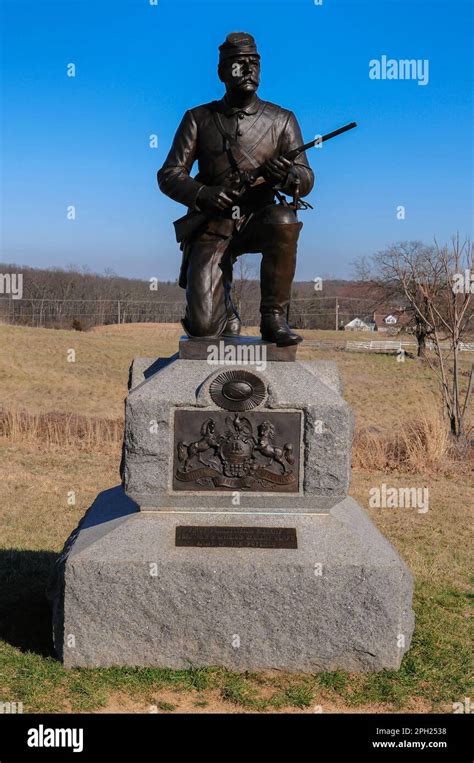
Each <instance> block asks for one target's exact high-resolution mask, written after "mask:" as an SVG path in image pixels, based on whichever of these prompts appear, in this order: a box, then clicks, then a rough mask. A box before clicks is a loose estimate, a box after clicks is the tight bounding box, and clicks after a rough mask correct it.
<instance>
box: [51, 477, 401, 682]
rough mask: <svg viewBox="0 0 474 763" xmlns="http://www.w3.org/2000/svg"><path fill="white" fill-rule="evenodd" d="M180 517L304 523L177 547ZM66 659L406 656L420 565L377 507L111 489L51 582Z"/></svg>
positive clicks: (205, 662) (249, 662) (343, 665)
mask: <svg viewBox="0 0 474 763" xmlns="http://www.w3.org/2000/svg"><path fill="white" fill-rule="evenodd" d="M178 525H206V526H208V525H214V526H220V527H221V526H232V527H236V526H245V527H249V526H254V527H262V526H265V527H285V528H295V529H296V534H297V546H298V547H297V548H296V549H294V548H292V549H289V548H275V549H272V548H205V549H203V548H198V547H177V546H176V545H175V533H176V527H177V526H178ZM52 599H53V612H54V617H53V624H54V641H55V647H56V650H57V652H58V654H59V656H60V658H61V660H62V661H63V663H64V665H65V666H66V667H75V666H80V667H108V666H154V667H168V668H189V667H202V666H211V665H212V666H214V665H215V666H221V667H225V668H228V669H230V670H237V671H239V670H249V669H255V670H258V669H272V668H274V669H279V670H287V671H293V672H317V671H323V670H324V671H325V670H336V669H341V670H347V671H360V672H362V671H376V670H381V669H382V668H388V669H397V668H398V667H399V665H400V661H401V658H402V656H403V654H404V653H405V651H406V650H407V649H408V648H409V646H410V640H411V634H412V631H413V625H414V618H413V612H412V609H411V600H412V578H411V574H410V572H409V570H408V568H407V567H406V565H405V563H404V562H403V561H402V559H401V558H400V557H399V555H398V553H397V552H396V550H395V549H394V548H393V547H392V546H391V545H390V543H389V542H388V541H387V540H386V539H385V538H384V537H383V535H382V534H381V533H380V532H379V531H378V530H377V529H376V527H375V526H374V525H373V523H372V522H371V521H370V519H369V518H368V516H367V515H366V514H365V512H364V511H363V510H362V509H361V508H360V507H359V506H358V504H357V503H355V501H354V500H353V499H351V498H346V499H344V500H342V501H340V502H339V503H337V504H336V505H335V506H333V507H332V509H331V510H330V511H329V513H327V514H320V515H318V514H312V515H310V514H295V513H293V514H290V513H289V514H275V515H269V514H262V513H258V512H255V513H237V512H234V513H232V514H229V513H228V512H219V511H217V510H216V511H208V512H206V513H195V512H192V511H191V512H190V511H182V512H181V511H177V512H156V511H154V512H153V511H152V512H147V511H143V510H142V511H139V510H138V506H137V505H136V504H135V503H134V502H133V501H132V500H130V499H129V498H128V497H127V496H126V495H125V494H124V492H123V490H122V488H121V487H117V488H113V489H111V490H107V491H105V492H104V493H101V494H100V495H99V496H98V498H97V499H96V501H95V503H94V504H93V505H92V507H91V508H90V509H89V511H88V512H87V513H86V515H85V516H84V518H83V520H82V521H81V523H80V525H79V527H78V528H77V530H76V531H74V533H73V534H72V535H71V537H70V538H69V539H68V541H67V542H66V545H65V548H64V551H63V553H62V555H61V557H60V559H59V561H58V564H57V569H56V577H55V582H54V586H53V590H52Z"/></svg>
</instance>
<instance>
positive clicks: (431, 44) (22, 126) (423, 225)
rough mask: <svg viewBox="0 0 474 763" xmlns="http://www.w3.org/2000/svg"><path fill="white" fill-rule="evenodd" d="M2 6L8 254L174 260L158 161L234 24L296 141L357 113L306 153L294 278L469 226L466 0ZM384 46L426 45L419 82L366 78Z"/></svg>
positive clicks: (200, 94) (200, 98) (401, 53)
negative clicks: (249, 38)
mask: <svg viewBox="0 0 474 763" xmlns="http://www.w3.org/2000/svg"><path fill="white" fill-rule="evenodd" d="M1 6H2V37H3V40H2V42H3V46H2V47H3V54H2V58H3V61H2V69H3V83H2V84H3V88H2V90H3V98H2V107H1V108H2V118H3V119H2V121H3V134H2V143H3V145H2V153H3V166H2V175H3V184H2V216H3V225H2V253H1V255H0V259H2V260H3V261H7V262H16V263H18V264H25V265H33V266H42V267H49V266H60V267H65V266H67V265H69V264H76V265H79V266H87V267H89V268H90V269H91V270H93V271H96V272H103V271H104V269H106V268H112V269H113V270H114V271H115V272H117V273H119V274H121V275H129V276H132V277H137V278H150V277H152V276H155V277H158V278H159V279H160V280H168V279H169V280H172V279H174V278H175V277H176V276H177V272H178V266H179V250H178V248H177V246H176V244H175V242H174V236H173V228H172V220H174V219H175V218H177V217H180V216H181V215H182V214H183V213H184V211H185V210H184V208H183V207H181V206H180V205H178V204H175V203H174V202H172V201H171V200H169V199H167V198H166V197H165V196H163V195H162V194H161V193H160V192H159V190H158V187H157V185H156V179H155V173H156V170H157V169H158V168H159V167H160V166H161V164H162V162H163V160H164V158H165V156H166V154H167V152H168V149H169V145H170V143H171V140H172V137H173V134H174V131H175V129H176V127H177V125H178V123H179V121H180V119H181V117H182V115H183V113H184V111H185V110H186V109H187V108H190V107H192V106H195V105H198V104H200V103H205V102H207V101H210V100H212V99H214V98H219V97H221V95H222V85H221V83H220V82H219V80H218V79H217V75H216V64H217V48H218V46H219V44H220V43H221V42H222V41H223V39H224V38H225V36H226V34H227V33H228V32H230V31H248V32H251V33H252V34H253V35H254V36H255V37H256V39H257V43H258V47H259V51H260V53H261V56H262V84H261V88H260V90H259V95H260V96H261V97H262V98H264V99H267V100H270V101H273V102H276V103H279V104H280V105H282V106H284V107H286V108H290V109H292V110H293V111H294V112H295V113H296V115H297V117H298V120H299V122H300V125H301V127H302V131H303V135H304V137H305V140H310V139H312V138H313V136H314V135H315V134H316V133H320V132H328V131H330V130H333V129H335V128H336V127H339V126H340V125H342V124H344V123H346V122H349V121H352V120H356V121H357V122H358V123H359V127H358V128H357V130H355V131H353V132H351V133H349V134H347V135H344V136H341V137H339V138H336V139H335V140H334V141H331V142H330V143H328V144H327V145H326V146H325V147H324V148H322V149H320V150H318V149H316V150H313V151H312V152H311V155H310V157H309V158H310V161H311V163H312V166H313V168H314V170H315V172H316V175H317V182H316V186H315V189H314V191H313V193H312V194H311V196H310V197H309V201H310V202H311V203H312V204H313V205H314V206H315V209H314V211H311V210H310V211H308V212H304V213H302V214H301V219H302V220H303V221H304V228H303V231H302V234H301V238H300V247H299V259H298V270H297V279H299V280H301V279H310V278H314V277H316V276H322V277H326V278H327V277H350V276H351V273H352V270H351V266H350V263H351V262H352V261H353V260H354V259H355V258H357V257H358V256H360V255H367V254H370V253H372V252H373V251H376V250H378V249H381V248H383V247H385V246H386V245H388V244H390V243H392V242H394V241H398V240H406V239H414V238H416V239H422V240H425V241H427V242H429V241H431V240H432V239H433V236H435V235H436V236H437V238H438V239H439V240H441V241H444V240H447V239H449V237H450V236H451V234H452V233H454V232H455V231H456V230H459V232H460V233H461V235H465V234H468V233H470V226H471V219H472V137H471V136H472V69H471V56H472V48H471V44H470V37H471V35H472V8H471V6H470V3H469V2H460V1H459V0H450V1H449V2H444V0H429V1H428V0H351V2H347V1H346V2H342V1H341V0H323V3H322V5H315V3H314V0H260V1H259V0H227V1H225V2H224V1H223V0H215V1H212V0H192V1H191V2H189V1H187V2H185V1H184V0H157V5H156V6H154V5H150V3H149V0H95V1H94V2H89V0H58V1H57V2H51V0H41V2H38V1H37V0H2V3H1ZM382 55H386V56H388V57H389V58H394V59H404V58H415V59H422V60H424V59H428V60H429V82H428V84H427V85H425V86H421V85H418V83H417V82H416V81H409V80H404V81H401V80H378V81H377V80H372V79H370V78H369V61H370V60H372V59H376V58H377V59H379V58H380V57H381V56H382ZM70 62H72V63H74V64H75V65H76V77H74V78H70V77H67V76H66V66H67V64H68V63H70ZM153 133H155V134H157V135H158V148H156V149H152V148H150V147H149V135H150V134H153ZM68 205H74V206H75V207H76V220H74V221H72V220H67V218H66V208H67V206H68ZM399 205H404V206H405V210H406V212H405V214H406V216H405V219H404V220H399V219H397V216H396V209H397V206H399Z"/></svg>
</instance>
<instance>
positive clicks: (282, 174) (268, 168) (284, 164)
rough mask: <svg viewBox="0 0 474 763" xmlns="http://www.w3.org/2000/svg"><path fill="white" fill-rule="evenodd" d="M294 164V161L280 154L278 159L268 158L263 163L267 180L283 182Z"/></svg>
mask: <svg viewBox="0 0 474 763" xmlns="http://www.w3.org/2000/svg"><path fill="white" fill-rule="evenodd" d="M292 166H293V162H290V160H289V159H285V157H284V156H279V157H278V158H277V159H268V160H267V161H266V162H265V164H264V165H263V176H264V178H265V179H266V180H270V182H274V183H283V182H284V181H285V180H286V178H287V177H288V173H289V171H290V170H291V168H292Z"/></svg>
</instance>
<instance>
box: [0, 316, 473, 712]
mask: <svg viewBox="0 0 474 763" xmlns="http://www.w3.org/2000/svg"><path fill="white" fill-rule="evenodd" d="M304 333H305V334H306V335H307V336H308V337H311V338H317V339H328V338H329V339H331V338H335V337H337V339H338V340H339V339H340V336H338V335H337V334H336V332H316V331H311V332H304ZM179 334H180V330H179V327H178V326H165V327H163V326H157V325H153V324H152V325H146V324H145V325H131V326H119V327H117V326H111V327H102V328H99V329H96V330H94V331H91V332H84V333H82V332H73V331H54V330H46V329H30V328H19V327H10V326H0V344H1V345H2V346H4V347H5V346H6V347H8V352H6V353H3V354H2V356H0V383H1V389H2V394H1V399H0V406H3V407H4V408H6V409H12V408H22V409H26V410H27V411H29V412H32V413H48V412H51V411H64V412H73V413H77V414H82V415H86V416H94V417H99V418H104V419H120V418H121V417H122V415H123V399H124V396H125V394H126V380H127V370H128V366H129V364H130V360H131V359H132V358H133V357H134V356H137V355H144V356H147V357H156V356H158V355H170V354H172V353H173V352H175V351H176V344H177V338H178V336H179ZM351 338H356V337H352V336H351ZM343 339H344V338H343ZM341 343H342V340H341ZM70 349H74V350H75V352H76V361H75V363H69V362H68V361H67V353H68V350H70ZM301 356H302V357H306V358H316V357H318V358H328V359H335V360H337V362H338V364H339V367H340V370H341V373H342V376H343V379H344V384H345V396H346V398H347V400H348V402H349V403H350V404H351V405H352V406H353V408H354V412H355V414H356V421H357V425H358V427H359V428H362V427H372V428H375V429H377V431H379V432H382V433H384V434H387V436H388V435H390V433H391V432H393V431H394V429H395V428H396V427H397V426H400V424H403V422H406V421H410V420H412V419H413V418H414V417H417V416H420V415H427V416H428V415H432V414H433V412H434V411H435V410H436V408H437V398H436V383H435V380H434V379H433V377H432V375H431V373H430V372H429V370H428V369H427V368H426V367H425V366H424V365H422V364H421V363H418V362H417V361H406V362H405V363H397V362H396V360H395V359H394V358H393V357H388V356H367V355H358V354H351V353H344V352H340V351H338V350H336V349H328V350H317V351H316V350H310V349H304V347H303V348H302V350H301ZM466 364H467V361H466ZM119 450H120V447H119V442H118V441H117V442H115V443H114V444H113V445H112V446H110V444H107V446H106V445H104V446H103V447H101V446H100V444H99V445H98V446H97V447H95V448H94V449H93V450H90V449H85V448H83V447H82V448H81V447H75V446H74V444H68V445H67V446H66V447H55V446H51V445H47V444H46V443H41V442H32V441H31V440H29V439H28V438H27V437H24V438H22V437H21V436H18V437H14V438H2V439H0V458H1V464H2V467H1V482H0V495H1V499H0V523H1V527H2V533H1V545H0V566H1V580H2V585H1V609H0V701H3V702H6V701H10V702H23V706H24V711H25V712H36V711H42V710H45V711H50V712H59V711H69V710H74V711H97V712H104V711H105V712H107V711H118V712H120V711H123V712H177V711H181V712H214V711H224V712H242V711H244V712H261V711H271V712H288V711H291V712H310V713H314V712H397V711H414V712H417V711H421V712H433V711H443V712H452V703H453V702H459V701H463V699H464V697H469V696H472V685H471V684H470V656H469V655H470V651H471V649H470V645H471V644H472V627H471V626H470V623H471V622H472V621H471V620H470V619H469V598H470V594H469V592H470V590H471V589H470V580H469V569H470V563H471V558H470V554H469V544H470V540H471V532H470V527H469V521H470V516H472V514H470V510H469V509H470V507H472V506H473V505H474V485H473V480H472V472H471V471H469V468H468V465H467V464H458V465H456V464H448V463H447V464H446V465H445V466H443V468H438V469H436V470H434V471H433V470H431V471H430V472H428V471H423V470H420V471H418V472H413V471H412V472H410V473H404V472H402V471H397V470H394V471H393V472H391V473H389V474H387V473H386V472H385V471H380V470H379V471H376V469H374V468H373V466H372V467H371V463H370V459H367V463H364V464H363V467H361V466H360V465H359V466H358V468H357V469H355V470H354V472H353V479H352V487H351V494H352V495H353V496H354V497H355V498H356V499H357V500H358V501H359V502H360V503H361V505H362V506H363V507H364V508H365V509H366V510H367V511H368V513H369V514H370V516H371V517H372V519H373V521H374V522H375V523H376V524H377V526H378V527H379V529H380V530H381V531H382V532H383V533H384V534H385V535H386V537H387V538H388V539H389V540H390V541H391V542H392V543H393V545H394V546H395V547H396V548H397V549H398V550H399V552H400V553H401V555H402V557H403V558H404V559H405V561H406V562H407V563H408V565H409V567H410V568H411V570H412V572H413V574H414V576H415V581H416V590H415V601H414V608H415V613H416V630H415V634H414V638H413V643H412V647H411V649H410V651H409V652H408V654H407V655H406V656H405V658H404V660H403V663H402V667H401V669H400V670H399V671H398V672H394V671H382V672H380V673H375V674H370V675H351V674H346V673H342V672H332V673H319V674H316V675H311V676H301V675H290V674H285V673H281V672H279V671H273V672H265V673H245V674H236V673H229V672H227V671H225V670H222V669H219V668H209V669H205V670H190V671H170V670H157V669H130V668H128V669H124V668H120V669H119V668H117V669H108V670H83V669H81V670H79V669H74V670H70V671H66V670H64V669H63V668H62V666H61V665H60V663H58V662H57V660H56V659H55V657H54V654H53V651H52V643H51V633H50V612H49V608H48V603H47V599H46V597H45V588H46V586H47V583H48V579H49V576H50V573H51V569H52V566H53V564H54V560H55V558H56V557H57V554H58V552H59V551H60V550H61V548H62V545H63V543H64V540H65V539H66V537H67V535H68V534H69V533H70V532H71V530H72V529H73V528H74V527H75V526H76V525H77V522H78V520H79V519H80V517H81V516H82V515H83V513H84V511H85V510H86V509H87V508H88V506H89V505H90V503H91V502H92V501H93V499H94V498H95V496H96V494H97V493H98V492H99V491H101V490H103V489H105V488H108V487H111V486H113V485H115V484H117V483H118V481H119V479H118V465H119V457H120V453H119ZM382 482H385V483H387V484H390V485H394V486H403V487H407V486H408V487H410V486H416V487H418V486H428V487H429V491H430V507H429V511H428V512H427V513H426V514H420V513H418V512H416V510H414V509H371V508H369V505H368V499H369V490H370V488H371V487H374V486H378V485H380V484H381V483H382ZM71 491H74V495H75V503H74V504H73V505H70V500H69V501H68V497H70V495H71Z"/></svg>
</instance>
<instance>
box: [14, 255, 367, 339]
mask: <svg viewBox="0 0 474 763" xmlns="http://www.w3.org/2000/svg"><path fill="white" fill-rule="evenodd" d="M7 274H17V275H18V274H22V276H23V283H22V294H21V298H13V297H12V295H10V294H9V293H8V290H6V289H5V288H3V289H1V290H0V320H1V321H3V322H8V323H14V324H18V325H27V326H40V327H45V328H76V329H78V330H87V329H89V328H91V327H92V326H97V325H107V324H111V323H140V322H145V323H149V322H155V323H176V322H179V320H180V319H181V318H182V316H183V313H184V307H185V292H184V291H183V289H181V288H180V287H179V286H178V283H177V281H156V280H154V279H151V280H150V281H145V280H139V279H134V278H124V277H122V276H118V275H117V274H116V273H114V272H112V271H106V272H105V273H104V274H98V273H91V272H88V271H87V270H86V269H82V270H81V269H78V268H75V267H69V268H65V269H63V268H47V269H44V268H31V267H26V266H19V265H15V264H7V263H0V277H1V276H6V275H7ZM4 285H5V284H4V282H3V286H4ZM1 286H2V284H0V287H1ZM233 300H234V303H235V306H236V308H237V310H238V312H239V314H240V316H241V318H242V321H243V323H244V325H247V326H251V325H257V324H258V323H259V320H260V315H259V301H260V287H259V281H258V272H257V269H256V268H255V266H252V265H251V264H250V262H249V260H248V258H246V257H240V258H239V260H238V261H237V264H236V266H235V271H234V283H233ZM374 308H375V303H374V302H373V298H372V297H371V295H370V294H369V291H368V290H367V288H366V285H365V284H363V283H356V282H351V281H340V280H339V281H338V280H324V281H321V279H315V281H314V282H311V281H306V282H295V283H294V285H293V294H292V302H291V306H290V322H291V323H292V325H294V326H295V327H298V328H307V329H311V328H319V329H335V328H336V326H337V327H338V328H339V327H340V326H341V325H343V324H344V323H347V322H348V321H350V320H352V318H355V317H364V316H366V315H368V314H369V313H370V311H371V310H373V309H374Z"/></svg>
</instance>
